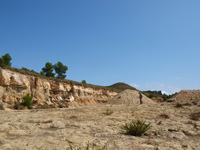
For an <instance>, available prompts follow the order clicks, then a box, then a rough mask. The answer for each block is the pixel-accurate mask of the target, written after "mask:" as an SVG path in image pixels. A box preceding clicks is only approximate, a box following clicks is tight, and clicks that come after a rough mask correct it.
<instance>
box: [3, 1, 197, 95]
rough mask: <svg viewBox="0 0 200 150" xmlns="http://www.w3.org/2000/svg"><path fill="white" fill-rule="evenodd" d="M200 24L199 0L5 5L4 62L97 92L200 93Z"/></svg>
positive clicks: (27, 2) (21, 3) (23, 2)
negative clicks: (119, 87) (112, 88)
mask: <svg viewBox="0 0 200 150" xmlns="http://www.w3.org/2000/svg"><path fill="white" fill-rule="evenodd" d="M199 18H200V1H199V0H0V56H2V55H4V54H5V53H9V54H10V55H11V56H12V58H13V59H12V66H13V67H17V68H21V67H26V68H28V69H33V70H35V71H37V72H40V71H41V68H42V67H44V65H45V63H46V62H48V61H49V62H51V63H53V64H54V63H57V62H58V61H61V62H62V63H63V64H65V65H67V66H68V68H69V70H68V71H67V79H70V80H75V81H82V80H83V79H85V80H86V81H87V82H88V83H91V84H96V85H111V84H113V83H116V82H125V83H127V84H130V85H132V86H135V87H136V88H138V89H140V90H162V91H165V92H168V93H172V92H176V91H179V90H181V89H200V78H199V77H200V19H199Z"/></svg>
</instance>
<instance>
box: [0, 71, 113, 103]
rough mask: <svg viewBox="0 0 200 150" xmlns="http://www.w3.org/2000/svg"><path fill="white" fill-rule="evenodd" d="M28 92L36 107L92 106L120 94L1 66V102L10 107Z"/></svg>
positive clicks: (20, 100)
mask: <svg viewBox="0 0 200 150" xmlns="http://www.w3.org/2000/svg"><path fill="white" fill-rule="evenodd" d="M28 93H30V94H31V95H32V96H33V102H34V106H35V107H37V106H42V105H52V106H54V107H60V106H63V105H62V104H65V106H68V105H73V106H78V105H93V104H98V103H104V102H107V101H108V100H110V99H111V98H112V97H113V96H115V95H116V94H117V93H116V92H112V91H109V90H104V89H93V88H90V87H84V86H81V85H73V84H68V83H63V82H58V81H54V80H49V79H46V78H40V77H35V76H31V75H24V74H20V73H18V72H14V71H11V70H8V69H2V68H0V101H2V102H3V103H4V104H5V105H6V106H7V107H12V106H13V105H14V102H15V101H16V102H22V100H23V96H25V95H26V94H28Z"/></svg>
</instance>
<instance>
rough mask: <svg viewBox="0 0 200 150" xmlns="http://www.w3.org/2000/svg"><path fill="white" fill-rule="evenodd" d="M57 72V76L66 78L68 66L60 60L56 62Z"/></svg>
mask: <svg viewBox="0 0 200 150" xmlns="http://www.w3.org/2000/svg"><path fill="white" fill-rule="evenodd" d="M54 69H55V72H56V73H57V74H58V75H57V78H61V79H64V78H65V77H66V75H65V74H66V71H67V70H68V67H67V66H65V65H63V64H62V63H61V62H58V63H57V64H55V67H54Z"/></svg>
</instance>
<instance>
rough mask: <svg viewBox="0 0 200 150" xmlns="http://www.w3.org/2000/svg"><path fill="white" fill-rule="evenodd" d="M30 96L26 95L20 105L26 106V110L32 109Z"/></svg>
mask: <svg viewBox="0 0 200 150" xmlns="http://www.w3.org/2000/svg"><path fill="white" fill-rule="evenodd" d="M32 98H33V97H32V96H30V94H27V95H26V96H24V97H23V100H24V101H23V102H22V103H21V104H22V105H23V106H27V108H28V109H32V104H33V101H32Z"/></svg>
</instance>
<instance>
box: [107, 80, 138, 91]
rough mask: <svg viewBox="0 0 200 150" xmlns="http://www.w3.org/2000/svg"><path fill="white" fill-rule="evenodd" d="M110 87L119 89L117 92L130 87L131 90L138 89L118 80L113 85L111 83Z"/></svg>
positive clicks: (115, 89)
mask: <svg viewBox="0 0 200 150" xmlns="http://www.w3.org/2000/svg"><path fill="white" fill-rule="evenodd" d="M108 87H109V88H111V89H114V91H117V92H122V91H124V90H127V89H130V90H137V89H136V88H134V87H132V86H130V85H128V84H126V83H123V82H118V83H115V84H113V85H110V86H108Z"/></svg>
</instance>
